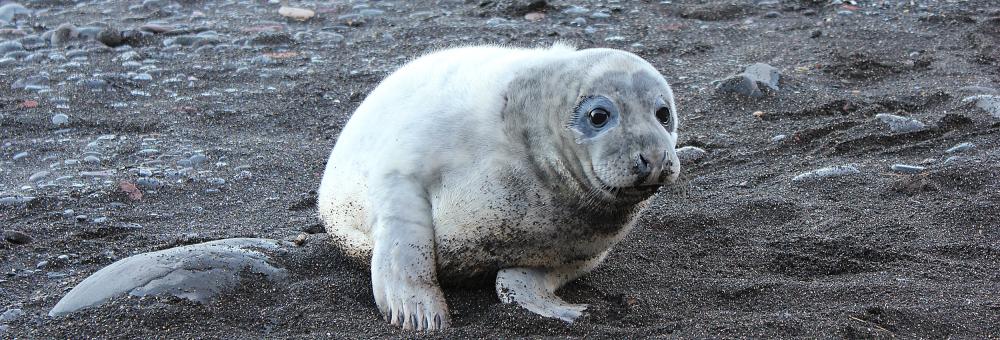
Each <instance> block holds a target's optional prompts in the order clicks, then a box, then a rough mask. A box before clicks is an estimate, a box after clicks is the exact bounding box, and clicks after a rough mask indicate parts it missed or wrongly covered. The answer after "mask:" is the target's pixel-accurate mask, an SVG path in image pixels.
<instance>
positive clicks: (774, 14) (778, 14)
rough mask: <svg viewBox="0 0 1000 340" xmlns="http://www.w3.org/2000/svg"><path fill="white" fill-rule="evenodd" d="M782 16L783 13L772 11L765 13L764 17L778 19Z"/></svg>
mask: <svg viewBox="0 0 1000 340" xmlns="http://www.w3.org/2000/svg"><path fill="white" fill-rule="evenodd" d="M780 16H781V13H779V12H775V11H770V12H767V13H764V17H765V18H777V17H780Z"/></svg>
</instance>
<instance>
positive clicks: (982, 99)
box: [962, 94, 1000, 118]
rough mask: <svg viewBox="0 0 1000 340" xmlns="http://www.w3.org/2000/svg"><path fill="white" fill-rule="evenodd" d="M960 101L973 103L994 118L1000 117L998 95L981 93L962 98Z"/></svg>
mask: <svg viewBox="0 0 1000 340" xmlns="http://www.w3.org/2000/svg"><path fill="white" fill-rule="evenodd" d="M962 102H965V103H974V104H975V105H976V107H978V108H980V109H982V110H983V111H986V112H987V113H989V114H991V115H993V117H994V118H1000V96H991V95H985V94H982V95H978V96H971V97H966V98H965V99H962Z"/></svg>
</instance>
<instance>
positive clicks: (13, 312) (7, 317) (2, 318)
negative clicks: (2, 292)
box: [0, 308, 24, 323]
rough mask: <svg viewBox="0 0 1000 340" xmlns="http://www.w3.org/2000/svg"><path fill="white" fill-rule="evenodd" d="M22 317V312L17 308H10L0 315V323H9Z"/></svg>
mask: <svg viewBox="0 0 1000 340" xmlns="http://www.w3.org/2000/svg"><path fill="white" fill-rule="evenodd" d="M21 316H24V311H22V310H20V309H18V308H11V309H8V310H7V311H5V312H3V314H0V323H9V322H11V321H14V320H17V319H19V318H21Z"/></svg>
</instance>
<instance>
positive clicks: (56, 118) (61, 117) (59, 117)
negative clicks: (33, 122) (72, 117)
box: [52, 113, 69, 127]
mask: <svg viewBox="0 0 1000 340" xmlns="http://www.w3.org/2000/svg"><path fill="white" fill-rule="evenodd" d="M66 124H69V116H67V115H66V114H63V113H57V114H55V115H52V125H55V126H56V127H61V126H63V125H66Z"/></svg>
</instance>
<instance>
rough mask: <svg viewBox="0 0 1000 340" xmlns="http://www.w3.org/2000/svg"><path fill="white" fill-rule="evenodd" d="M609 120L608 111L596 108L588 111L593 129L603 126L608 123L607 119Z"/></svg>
mask: <svg viewBox="0 0 1000 340" xmlns="http://www.w3.org/2000/svg"><path fill="white" fill-rule="evenodd" d="M609 118H611V114H610V113H608V110H605V109H602V108H596V109H593V110H590V124H591V125H594V127H598V128H599V127H602V126H604V124H607V123H608V119H609Z"/></svg>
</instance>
